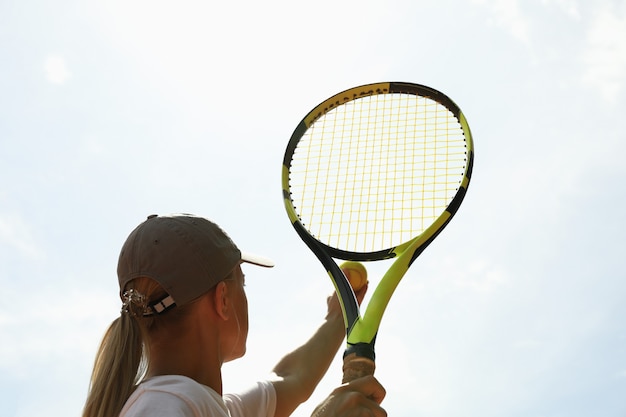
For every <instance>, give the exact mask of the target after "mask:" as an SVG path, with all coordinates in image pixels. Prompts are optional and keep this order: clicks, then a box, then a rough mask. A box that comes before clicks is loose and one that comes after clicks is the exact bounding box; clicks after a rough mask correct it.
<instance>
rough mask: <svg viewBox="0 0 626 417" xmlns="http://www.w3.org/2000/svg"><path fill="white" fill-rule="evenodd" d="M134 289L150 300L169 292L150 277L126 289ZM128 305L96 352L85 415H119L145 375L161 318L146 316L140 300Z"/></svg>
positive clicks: (107, 416)
mask: <svg viewBox="0 0 626 417" xmlns="http://www.w3.org/2000/svg"><path fill="white" fill-rule="evenodd" d="M130 288H132V289H133V291H136V292H137V293H139V294H143V295H144V296H145V299H146V300H148V302H150V301H153V300H157V299H159V297H163V296H164V295H165V291H164V290H163V288H162V287H161V286H160V285H159V284H158V283H156V282H155V281H153V280H151V279H149V278H137V279H134V280H133V281H131V282H129V284H128V285H127V288H126V290H128V289H130ZM124 307H125V308H126V311H122V313H121V314H120V317H118V318H117V319H115V320H114V321H113V323H111V325H110V326H109V328H108V330H107V331H106V333H105V334H104V337H103V338H102V342H101V344H100V348H99V349H98V352H97V354H96V359H95V363H94V367H93V372H92V375H91V381H90V384H89V393H88V395H87V401H86V402H85V407H84V409H83V417H117V416H118V415H119V413H120V411H121V410H122V408H123V407H124V404H125V403H126V400H128V397H130V395H131V394H132V393H133V391H134V390H135V388H136V387H137V384H139V382H141V380H142V379H143V377H144V376H145V373H146V369H147V364H148V350H147V349H146V342H147V336H148V331H149V329H150V328H151V327H152V326H153V324H154V321H156V320H157V318H148V317H146V318H144V317H143V308H144V307H142V306H141V305H137V304H136V303H132V302H130V303H125V304H124ZM175 310H178V308H176V309H175ZM159 319H160V318H159Z"/></svg>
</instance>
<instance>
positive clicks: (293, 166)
mask: <svg viewBox="0 0 626 417" xmlns="http://www.w3.org/2000/svg"><path fill="white" fill-rule="evenodd" d="M473 159H474V145H473V140H472V135H471V132H470V128H469V125H468V123H467V120H466V119H465V116H464V114H463V113H462V111H461V110H460V108H459V107H458V106H457V105H456V104H455V103H454V102H453V101H452V100H451V99H450V98H449V97H448V96H446V95H445V94H443V93H441V92H439V91H437V90H435V89H433V88H430V87H427V86H424V85H420V84H413V83H405V82H384V83H375V84H366V85H362V86H358V87H354V88H351V89H348V90H345V91H343V92H341V93H339V94H336V95H334V96H332V97H330V98H329V99H327V100H325V101H323V102H321V103H320V104H319V105H317V106H316V107H315V108H313V109H312V110H311V111H310V112H309V113H308V114H307V115H306V116H305V117H304V118H303V119H302V120H301V122H300V123H299V124H298V126H297V127H296V129H295V130H294V132H293V134H292V136H291V138H290V140H289V143H288V145H287V149H286V151H285V155H284V158H283V172H282V188H283V200H284V204H285V208H286V210H287V214H288V216H289V219H290V221H291V223H292V225H293V226H294V228H295V229H296V231H297V232H298V234H299V235H300V237H301V238H302V239H303V240H304V241H305V243H307V245H308V246H309V247H310V248H311V250H312V251H313V252H314V253H315V254H316V255H317V256H318V258H319V259H320V261H322V263H323V264H324V265H325V266H326V269H327V271H328V273H329V275H330V276H331V278H332V279H333V282H334V284H335V288H336V289H337V292H338V294H339V297H340V301H341V304H342V308H343V309H344V318H345V319H346V328H347V330H348V333H350V331H351V329H352V328H353V327H354V325H355V324H356V323H357V322H359V320H360V316H359V308H358V305H357V303H356V301H354V300H353V299H354V293H353V292H352V290H351V287H350V285H349V284H348V283H347V279H346V278H345V276H343V273H342V272H341V270H340V269H339V268H338V267H337V265H336V263H334V261H333V260H332V258H338V259H344V260H351V261H376V260H382V259H389V258H395V257H398V256H399V255H402V256H404V257H405V258H407V257H408V259H406V260H404V261H403V262H402V265H400V266H398V265H394V267H393V268H394V269H395V271H394V272H393V273H392V274H390V273H388V274H386V275H385V278H383V281H385V280H387V281H391V282H386V283H383V282H381V284H379V286H378V287H377V289H376V292H375V293H374V295H373V296H372V301H374V299H375V298H377V296H376V293H377V292H379V290H380V292H384V293H385V295H384V296H382V297H381V298H384V299H385V300H384V301H383V302H382V305H381V306H380V307H379V308H377V312H376V314H375V315H378V316H382V310H384V307H385V306H386V303H387V302H388V299H389V297H390V296H391V293H392V292H393V290H394V289H395V286H396V285H397V281H399V280H400V279H401V277H402V276H403V275H404V272H405V271H406V269H408V267H409V266H410V265H411V263H412V262H413V261H414V260H415V258H416V257H417V256H418V255H419V254H420V253H421V252H422V251H423V250H424V249H425V248H426V247H427V246H428V245H429V244H430V243H431V242H432V240H433V239H434V238H435V237H436V236H437V235H438V234H439V232H440V231H441V230H442V229H443V228H444V227H445V226H446V225H447V224H448V222H449V221H450V220H451V218H452V217H453V215H454V214H455V213H456V212H457V210H458V208H459V206H460V204H461V202H462V200H463V198H464V196H465V192H466V190H467V187H468V185H469V181H470V179H471V174H472V169H473ZM405 252H409V253H408V254H406V253H405ZM396 263H397V262H396ZM388 275H390V276H392V277H390V278H387V276H388ZM393 281H395V282H393ZM383 284H384V285H383ZM381 285H382V286H384V287H386V288H383V289H380V288H379V287H381ZM368 310H369V306H368ZM376 320H378V322H379V321H380V317H378V319H375V320H374V321H376ZM378 322H376V323H374V324H373V325H372V326H373V328H377V326H378ZM367 333H370V334H371V333H372V332H371V330H370V331H368V332H367Z"/></svg>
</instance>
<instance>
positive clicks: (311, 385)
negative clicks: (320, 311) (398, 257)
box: [272, 285, 367, 417]
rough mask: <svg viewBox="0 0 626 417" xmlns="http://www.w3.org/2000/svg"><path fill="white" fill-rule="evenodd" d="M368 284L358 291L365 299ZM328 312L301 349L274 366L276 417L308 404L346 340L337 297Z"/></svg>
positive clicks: (328, 300)
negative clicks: (305, 402) (306, 402)
mask: <svg viewBox="0 0 626 417" xmlns="http://www.w3.org/2000/svg"><path fill="white" fill-rule="evenodd" d="M366 291H367V285H366V286H365V287H363V288H362V289H361V290H359V291H357V292H356V295H357V299H358V300H359V302H361V300H363V297H364V296H365V292H366ZM327 304H328V312H327V314H326V318H325V320H324V322H323V323H322V325H321V326H320V327H319V328H318V329H317V330H316V331H315V333H314V334H313V336H312V337H311V338H310V339H309V340H308V341H307V342H306V343H304V344H303V345H302V346H300V347H299V348H297V349H296V350H294V351H293V352H291V353H289V354H287V355H286V356H285V357H283V358H282V359H281V360H280V361H279V362H278V364H277V365H276V366H275V367H274V369H273V372H274V374H275V379H274V381H272V383H273V384H274V388H275V389H276V414H275V417H287V416H289V415H291V413H292V412H293V411H294V410H295V409H296V407H298V406H299V405H300V404H302V403H303V402H304V401H306V400H307V399H308V398H309V397H310V396H311V394H312V393H313V391H314V390H315V387H316V386H317V384H318V383H319V382H320V380H321V379H322V377H323V376H324V374H325V373H326V371H327V370H328V367H329V366H330V364H331V362H332V360H333V358H334V357H335V355H336V354H337V351H338V350H339V348H340V347H341V344H342V342H343V340H344V338H345V335H346V334H345V326H344V322H343V314H342V312H341V307H340V305H339V301H338V300H337V296H336V295H334V294H333V295H332V296H330V297H328V299H327Z"/></svg>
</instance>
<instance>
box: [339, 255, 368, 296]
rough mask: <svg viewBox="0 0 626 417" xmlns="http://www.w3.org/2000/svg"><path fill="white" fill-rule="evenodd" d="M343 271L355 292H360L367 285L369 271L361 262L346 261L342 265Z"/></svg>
mask: <svg viewBox="0 0 626 417" xmlns="http://www.w3.org/2000/svg"><path fill="white" fill-rule="evenodd" d="M340 268H341V270H342V271H343V273H344V274H346V278H348V281H350V285H351V286H352V289H353V290H354V291H358V290H360V289H361V288H363V287H364V286H365V284H367V270H366V269H365V267H364V266H363V264H362V263H360V262H354V261H346V262H344V263H342V264H341V266H340Z"/></svg>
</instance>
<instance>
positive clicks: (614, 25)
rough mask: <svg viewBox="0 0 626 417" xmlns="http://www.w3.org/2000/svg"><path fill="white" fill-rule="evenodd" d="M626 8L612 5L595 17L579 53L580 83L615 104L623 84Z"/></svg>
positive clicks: (625, 76) (624, 78)
mask: <svg viewBox="0 0 626 417" xmlns="http://www.w3.org/2000/svg"><path fill="white" fill-rule="evenodd" d="M624 39H626V7H624V6H622V7H621V9H619V10H616V7H613V6H612V5H611V4H607V5H605V6H604V7H603V8H601V9H600V10H598V12H596V13H595V15H594V17H593V20H592V21H591V24H590V27H589V30H588V32H587V36H586V39H585V45H584V49H583V52H582V61H583V65H584V66H585V69H584V70H583V76H582V80H583V82H584V83H585V84H586V85H588V86H590V87H593V88H596V89H597V90H599V92H600V94H601V95H602V96H603V97H604V98H606V99H608V100H609V101H614V100H616V99H617V97H618V96H619V94H620V93H621V91H622V89H623V87H624V82H625V81H626V75H625V74H626V41H624Z"/></svg>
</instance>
